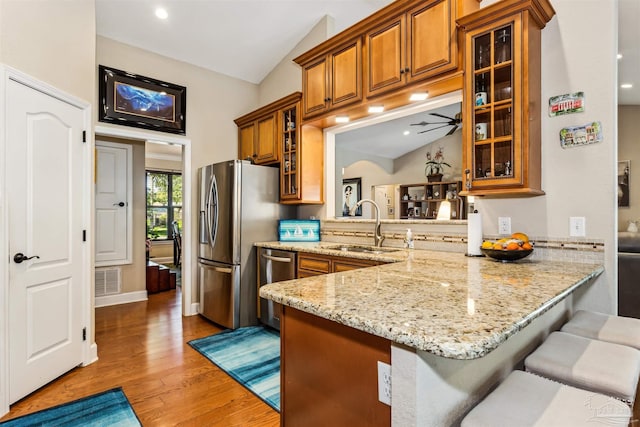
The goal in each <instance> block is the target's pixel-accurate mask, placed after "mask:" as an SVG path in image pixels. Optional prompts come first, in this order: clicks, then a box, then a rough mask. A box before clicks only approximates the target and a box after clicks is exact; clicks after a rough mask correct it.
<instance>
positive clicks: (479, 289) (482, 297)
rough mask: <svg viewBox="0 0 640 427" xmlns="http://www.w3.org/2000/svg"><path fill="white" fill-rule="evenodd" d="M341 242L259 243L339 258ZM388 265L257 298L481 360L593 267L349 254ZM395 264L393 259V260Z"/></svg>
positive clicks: (416, 253) (283, 286) (430, 254)
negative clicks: (330, 247)
mask: <svg viewBox="0 0 640 427" xmlns="http://www.w3.org/2000/svg"><path fill="white" fill-rule="evenodd" d="M338 245H340V244H339V243H328V242H321V243H302V244H300V243H283V242H262V243H256V246H262V247H270V248H273V249H282V250H292V251H304V252H313V253H323V254H327V255H345V254H344V253H340V251H337V250H333V249H327V247H329V246H338ZM348 256H349V257H353V258H367V259H376V260H379V261H387V262H391V263H390V264H385V265H380V266H376V267H368V268H363V269H359V270H352V271H346V272H341V273H333V274H327V275H322V276H315V277H308V278H304V279H296V280H288V281H285V282H278V283H273V284H271V285H266V286H263V287H261V288H260V296H262V297H264V298H268V299H271V300H273V301H275V302H279V303H282V304H284V305H286V306H290V307H293V308H296V309H299V310H302V311H305V312H307V313H311V314H314V315H316V316H319V317H323V318H326V319H329V320H332V321H335V322H338V323H341V324H344V325H347V326H350V327H353V328H355V329H359V330H362V331H365V332H368V333H371V334H373V335H377V336H381V337H383V338H387V339H389V340H391V341H394V342H396V343H400V344H404V345H407V346H409V347H413V348H416V349H419V350H424V351H428V352H431V353H433V354H436V355H438V356H443V357H447V358H452V359H475V358H479V357H482V356H484V355H486V354H488V353H489V352H491V351H492V350H494V349H495V348H497V347H498V346H499V345H500V344H501V343H502V342H504V341H505V340H506V339H507V338H509V337H510V336H511V335H513V334H515V333H517V332H518V331H519V330H521V329H522V328H523V327H525V326H526V325H528V324H529V323H530V322H531V321H532V320H533V319H535V318H536V317H538V316H540V315H541V314H543V313H544V312H545V311H547V310H548V309H550V308H551V307H553V306H554V305H555V304H556V303H558V302H559V301H561V300H562V299H564V298H565V297H566V296H567V295H569V294H570V293H571V292H573V291H574V290H575V289H576V288H578V287H579V286H581V285H583V284H585V283H587V282H589V280H590V279H592V278H594V277H596V276H598V275H600V274H601V273H602V272H603V271H604V267H603V266H602V265H599V264H581V263H566V262H550V261H535V260H528V259H524V260H520V261H518V262H515V263H502V262H498V261H494V260H492V259H489V258H484V257H482V258H474V257H466V256H464V255H463V254H459V253H448V252H434V251H424V250H405V249H401V250H399V251H397V252H387V253H383V254H362V253H348ZM394 261H395V262H394Z"/></svg>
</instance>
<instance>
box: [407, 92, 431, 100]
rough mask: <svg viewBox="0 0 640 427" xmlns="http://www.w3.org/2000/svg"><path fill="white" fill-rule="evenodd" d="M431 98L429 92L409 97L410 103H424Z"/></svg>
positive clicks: (417, 93) (413, 94)
mask: <svg viewBox="0 0 640 427" xmlns="http://www.w3.org/2000/svg"><path fill="white" fill-rule="evenodd" d="M428 97H429V92H415V93H412V94H411V96H410V97H409V101H424V100H425V99H427V98H428Z"/></svg>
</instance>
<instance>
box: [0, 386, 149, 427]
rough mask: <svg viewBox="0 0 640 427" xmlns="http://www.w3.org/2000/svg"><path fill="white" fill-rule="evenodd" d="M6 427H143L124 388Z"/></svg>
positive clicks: (17, 420) (16, 420)
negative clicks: (123, 390)
mask: <svg viewBox="0 0 640 427" xmlns="http://www.w3.org/2000/svg"><path fill="white" fill-rule="evenodd" d="M0 425H1V426H2V427H14V426H20V427H26V426H42V427H49V426H51V427H53V426H55V427H62V426H83V427H84V426H95V427H104V426H118V427H134V426H135V427H139V426H142V424H141V423H140V421H139V420H138V417H137V416H136V413H135V412H134V411H133V408H132V407H131V405H130V404H129V400H128V399H127V396H125V394H124V393H123V392H122V388H121V387H118V388H114V389H111V390H108V391H105V392H102V393H99V394H94V395H92V396H88V397H84V398H82V399H78V400H74V401H73V402H69V403H65V404H63V405H58V406H54V407H53V408H49V409H44V410H42V411H38V412H34V413H33V414H28V415H23V416H21V417H18V418H14V419H12V420H9V421H5V422H2V423H0Z"/></svg>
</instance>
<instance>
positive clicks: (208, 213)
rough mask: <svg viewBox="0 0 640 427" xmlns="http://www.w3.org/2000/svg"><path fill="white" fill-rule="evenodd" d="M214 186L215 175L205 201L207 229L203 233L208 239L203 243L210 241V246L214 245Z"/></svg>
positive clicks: (210, 182)
mask: <svg viewBox="0 0 640 427" xmlns="http://www.w3.org/2000/svg"><path fill="white" fill-rule="evenodd" d="M212 187H213V176H212V177H211V180H209V188H208V189H207V196H206V200H205V202H204V221H205V225H206V230H203V234H204V235H205V236H206V239H207V240H206V241H205V242H203V243H207V242H209V246H213V244H212V243H211V192H212Z"/></svg>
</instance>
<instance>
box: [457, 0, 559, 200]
mask: <svg viewBox="0 0 640 427" xmlns="http://www.w3.org/2000/svg"><path fill="white" fill-rule="evenodd" d="M502 3H503V2H497V3H495V4H493V5H491V6H488V7H486V8H483V9H480V10H479V11H477V12H475V13H472V14H470V15H467V16H465V17H463V18H461V19H459V20H458V23H459V24H460V25H461V27H462V28H463V30H464V34H465V35H464V38H465V48H466V50H465V52H466V53H465V55H466V57H465V88H464V116H465V120H466V121H467V123H469V126H465V128H464V137H463V138H464V139H463V164H464V167H463V170H464V175H463V180H464V191H463V194H468V195H486V196H536V195H541V194H544V192H543V191H542V188H541V179H540V177H541V174H540V168H541V164H540V101H541V93H540V92H541V90H540V35H541V30H542V28H543V27H544V26H545V24H546V22H548V21H549V20H550V19H551V17H553V15H554V14H555V11H554V10H553V7H552V6H551V4H550V3H549V2H548V1H546V0H521V1H519V2H516V3H517V7H509V8H508V10H504V6H503V5H502ZM510 4H511V3H510ZM512 6H513V5H512Z"/></svg>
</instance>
